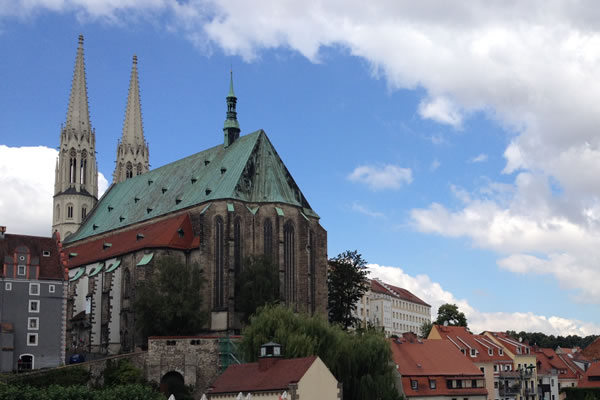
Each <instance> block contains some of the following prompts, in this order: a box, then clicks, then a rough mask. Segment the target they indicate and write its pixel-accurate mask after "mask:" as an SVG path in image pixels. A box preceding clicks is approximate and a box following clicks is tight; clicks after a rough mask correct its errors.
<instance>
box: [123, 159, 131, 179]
mask: <svg viewBox="0 0 600 400" xmlns="http://www.w3.org/2000/svg"><path fill="white" fill-rule="evenodd" d="M125 178H127V179H129V178H133V165H131V162H127V167H126V171H125Z"/></svg>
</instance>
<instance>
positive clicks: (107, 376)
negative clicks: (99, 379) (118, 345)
mask: <svg viewBox="0 0 600 400" xmlns="http://www.w3.org/2000/svg"><path fill="white" fill-rule="evenodd" d="M144 383H145V379H144V371H142V370H141V369H140V368H137V367H136V366H135V365H133V363H132V362H131V361H129V360H127V359H120V360H119V361H115V360H108V361H107V364H106V369H105V370H104V386H116V385H134V384H144Z"/></svg>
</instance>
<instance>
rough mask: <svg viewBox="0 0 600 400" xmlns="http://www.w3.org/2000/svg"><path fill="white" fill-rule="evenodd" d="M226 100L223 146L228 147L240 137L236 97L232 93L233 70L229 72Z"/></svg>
mask: <svg viewBox="0 0 600 400" xmlns="http://www.w3.org/2000/svg"><path fill="white" fill-rule="evenodd" d="M226 100H227V114H226V115H227V119H226V120H225V124H224V125H223V134H224V136H225V141H224V146H225V147H229V146H230V145H232V144H233V142H235V141H236V140H237V139H238V138H239V137H240V124H239V123H238V120H237V112H236V104H237V97H235V93H234V91H233V70H230V71H229V93H228V94H227V97H226Z"/></svg>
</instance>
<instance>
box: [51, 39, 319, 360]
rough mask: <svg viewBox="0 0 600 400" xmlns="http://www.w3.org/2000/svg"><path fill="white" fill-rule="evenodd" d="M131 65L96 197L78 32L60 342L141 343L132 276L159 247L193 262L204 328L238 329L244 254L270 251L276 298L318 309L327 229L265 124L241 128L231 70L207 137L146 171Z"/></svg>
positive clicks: (99, 347)
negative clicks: (109, 174) (110, 169)
mask: <svg viewBox="0 0 600 400" xmlns="http://www.w3.org/2000/svg"><path fill="white" fill-rule="evenodd" d="M137 63H138V60H137V58H136V57H135V56H134V58H133V66H132V71H131V78H130V85H129V93H128V97H127V109H126V112H125V122H124V126H123V132H122V137H121V139H120V141H119V143H118V146H117V151H116V166H115V171H114V174H113V183H112V185H111V186H110V187H109V188H108V190H107V192H106V193H105V194H104V195H103V196H102V198H100V199H98V179H97V175H98V172H97V166H96V158H95V157H96V153H95V142H96V138H95V131H94V129H93V128H92V125H91V122H90V117H89V111H88V97H87V89H86V76H85V62H84V51H83V37H82V36H80V38H79V46H78V49H77V56H76V61H75V70H74V75H73V82H72V88H71V94H70V98H69V107H68V111H67V120H66V123H65V124H64V126H63V127H62V129H61V134H60V150H59V156H58V160H57V165H56V181H55V194H54V206H53V228H52V230H53V232H56V233H58V235H60V237H61V238H62V239H63V248H64V251H65V255H66V256H68V267H69V295H68V301H67V321H68V324H67V325H68V326H67V335H68V337H67V340H68V342H69V344H70V346H69V351H70V352H77V351H88V352H101V353H110V354H115V353H119V352H126V351H132V350H133V349H135V348H136V347H137V346H140V345H141V344H142V343H141V336H140V335H138V334H137V331H136V318H135V313H134V310H133V302H134V300H135V296H136V286H137V284H138V283H139V282H140V281H143V280H144V279H145V277H146V275H147V274H148V273H149V271H151V269H152V268H153V266H154V265H155V264H156V263H157V261H158V260H160V259H161V258H162V257H165V256H170V257H176V258H177V259H179V260H180V261H181V262H182V263H184V264H187V263H198V264H199V265H200V266H201V267H202V269H203V271H204V277H205V279H206V284H205V285H204V288H203V290H202V293H200V295H202V296H203V303H202V304H203V307H204V308H205V309H204V311H206V312H207V313H208V314H209V321H208V323H207V326H206V330H207V331H211V332H214V333H217V334H227V333H237V332H239V331H240V329H241V322H240V313H239V312H237V311H236V309H235V298H236V293H235V281H236V277H237V276H238V275H239V274H240V272H241V271H242V270H243V268H244V260H245V258H246V257H248V256H258V255H265V256H266V257H269V258H270V259H271V260H273V265H274V268H277V271H278V274H279V280H280V290H279V292H280V297H281V301H282V302H283V303H285V304H287V305H289V306H290V307H293V308H294V309H295V310H297V311H299V312H306V313H309V314H314V313H322V314H325V313H326V310H327V232H326V231H325V229H324V228H323V227H322V226H321V224H320V217H319V215H318V214H317V213H316V212H315V211H314V210H313V209H312V208H311V206H310V204H309V203H308V201H307V200H306V198H305V197H304V195H303V194H302V192H301V190H300V188H299V187H298V185H297V184H296V183H295V181H294V179H293V178H292V175H291V174H290V172H289V171H288V169H287V168H286V166H285V165H284V163H283V161H282V160H281V158H280V157H279V155H278V154H277V151H276V150H275V148H274V147H273V144H272V143H271V141H270V140H269V138H268V136H267V134H266V133H265V132H264V131H263V130H257V131H255V132H252V133H248V134H244V135H241V129H240V125H239V122H238V120H237V110H236V108H237V97H236V95H235V93H234V87H233V77H231V78H230V82H229V92H228V94H227V96H226V120H225V123H224V126H223V128H222V131H223V134H222V135H221V134H218V135H217V134H215V143H216V145H215V146H214V147H212V148H209V149H206V150H203V151H200V152H198V153H195V154H192V155H190V156H188V157H186V158H183V159H181V160H177V161H174V162H172V163H170V164H167V165H164V166H162V167H160V168H156V169H153V170H149V146H148V143H147V142H146V140H145V138H144V132H143V125H142V113H141V105H140V104H141V102H140V94H139V93H140V92H139V80H138V70H137ZM215 128H216V127H215ZM206 129H207V130H208V131H211V130H212V129H213V127H207V128H206ZM219 138H221V140H219ZM103 140H105V138H103ZM106 140H109V139H108V138H106Z"/></svg>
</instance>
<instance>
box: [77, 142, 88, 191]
mask: <svg viewBox="0 0 600 400" xmlns="http://www.w3.org/2000/svg"><path fill="white" fill-rule="evenodd" d="M86 175H87V151H85V150H83V151H82V152H81V162H80V165H79V182H80V183H82V184H84V185H85V183H86Z"/></svg>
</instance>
